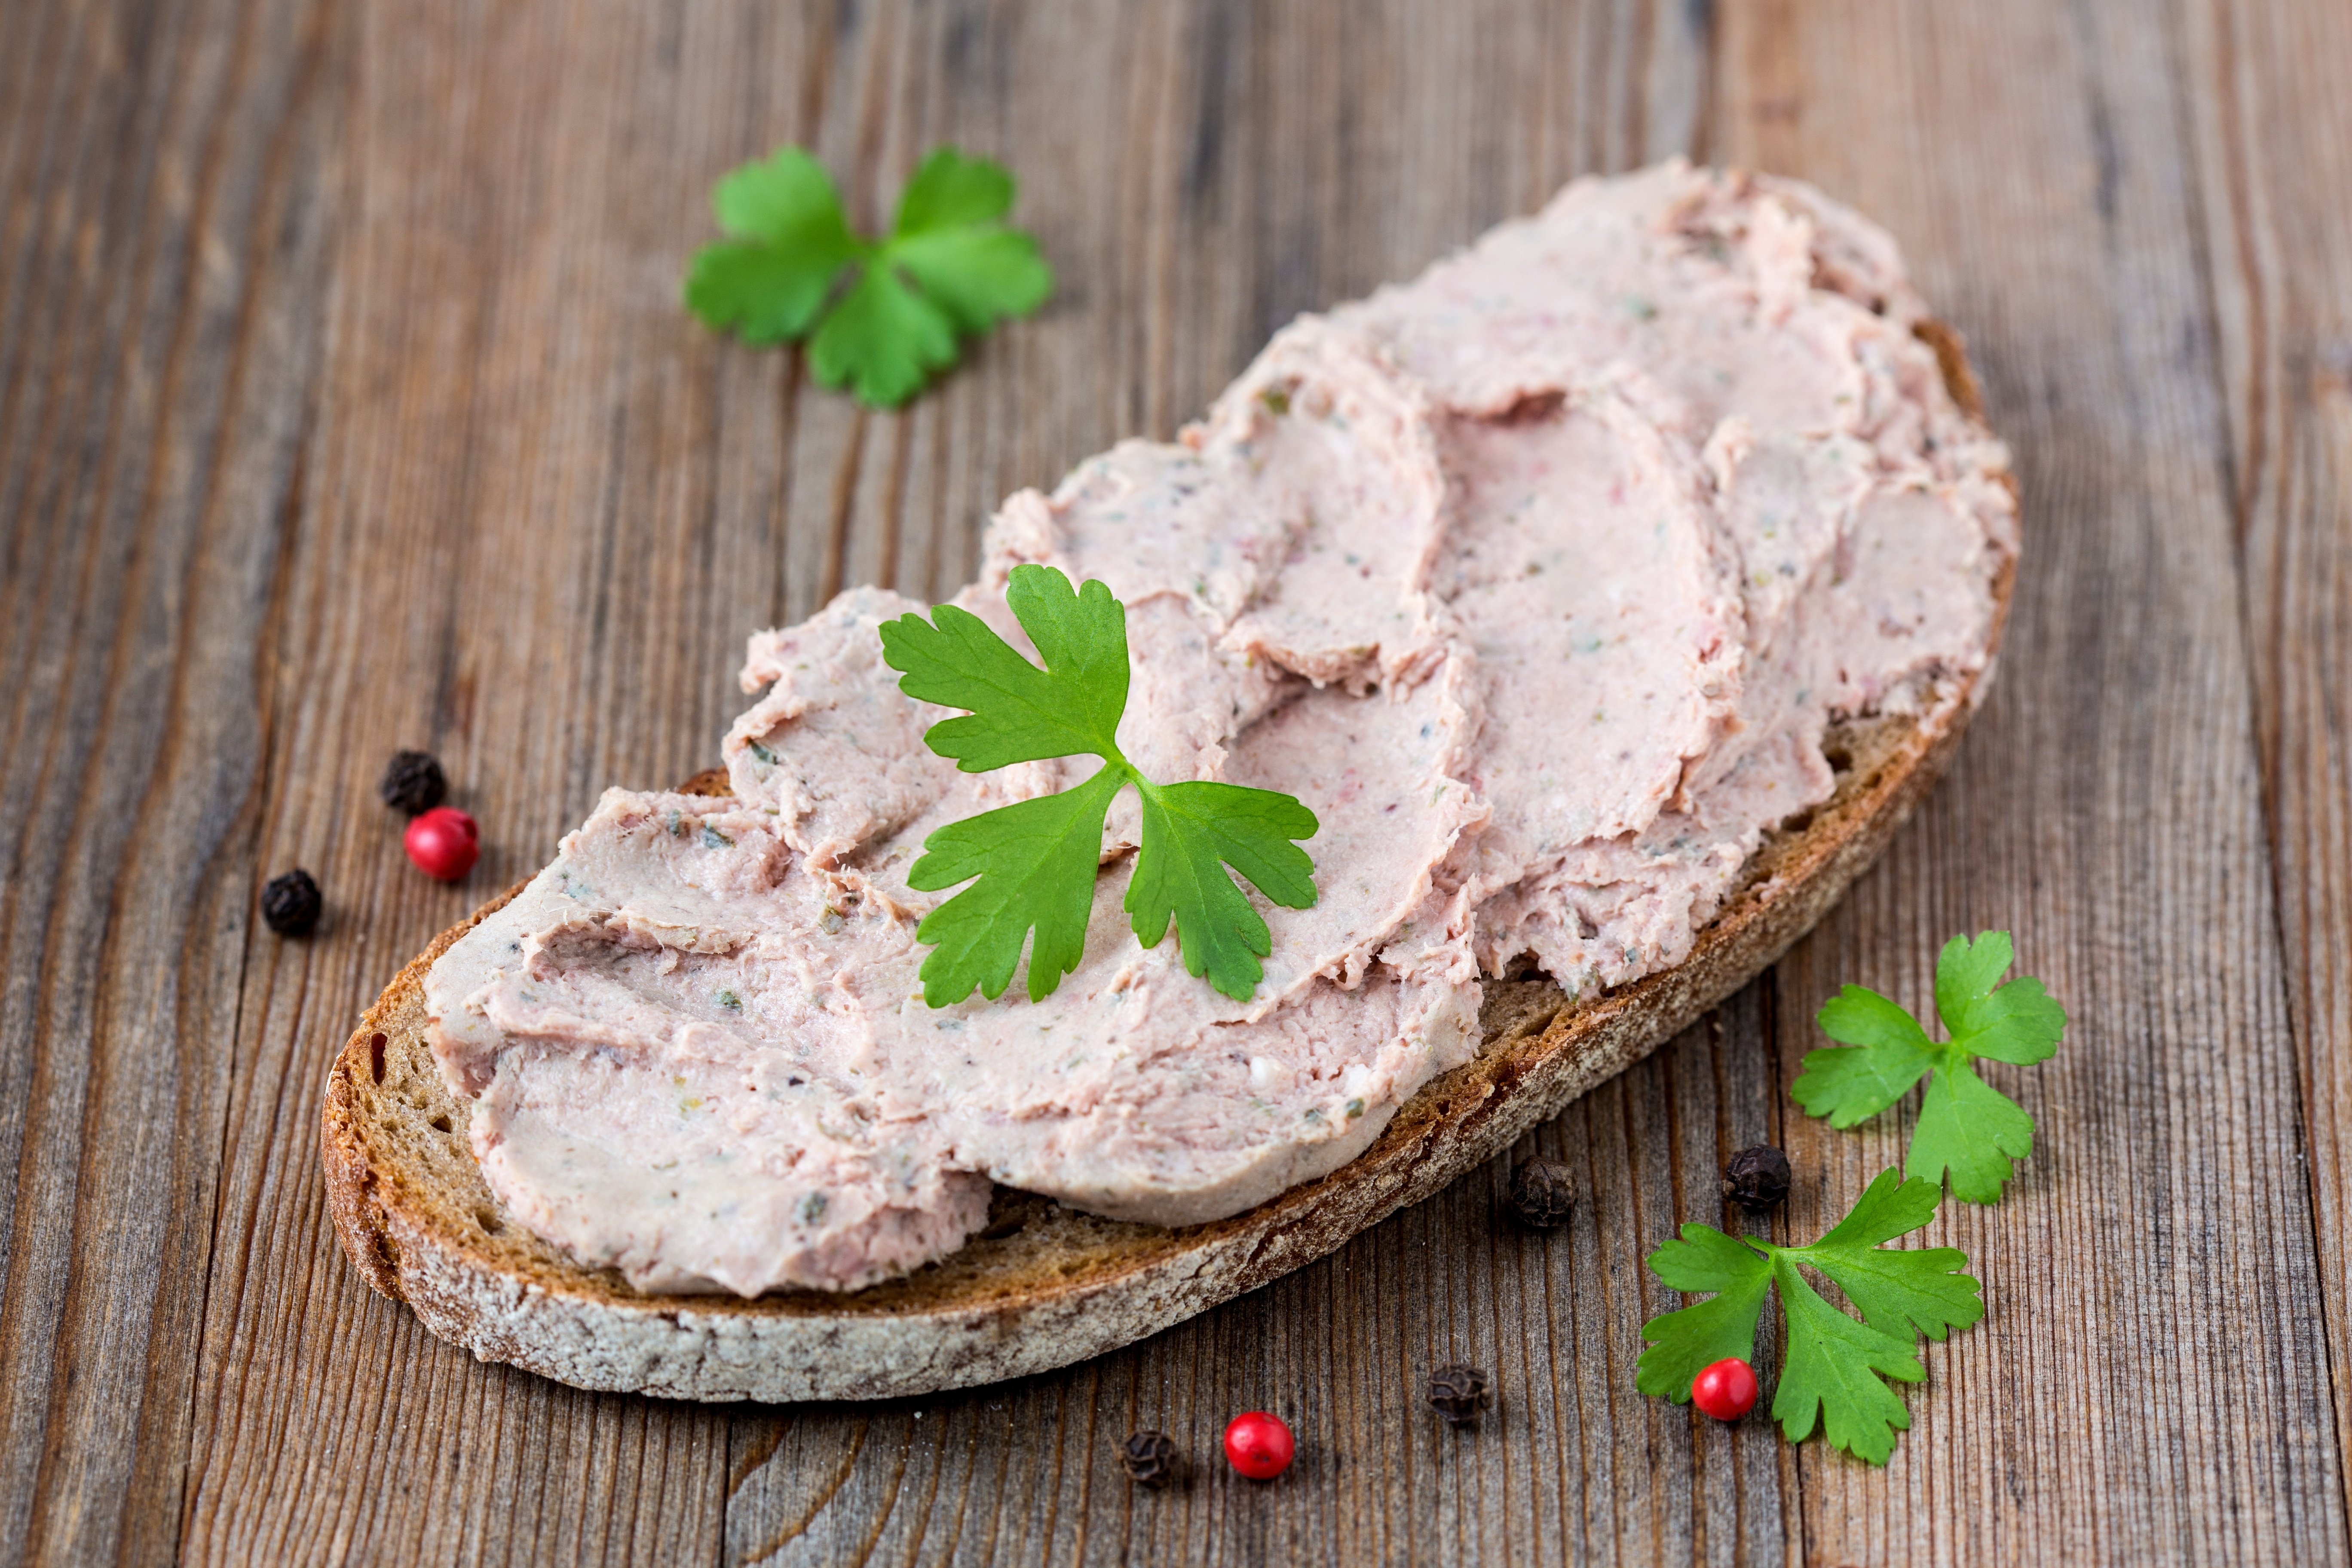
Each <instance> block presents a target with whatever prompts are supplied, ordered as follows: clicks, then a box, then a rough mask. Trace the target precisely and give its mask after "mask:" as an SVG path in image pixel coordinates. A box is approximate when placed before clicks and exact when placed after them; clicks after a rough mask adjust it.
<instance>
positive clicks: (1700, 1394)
mask: <svg viewBox="0 0 2352 1568" xmlns="http://www.w3.org/2000/svg"><path fill="white" fill-rule="evenodd" d="M1691 1403H1692V1404H1693V1405H1697V1406H1698V1407H1699V1409H1700V1410H1701V1411H1702V1412H1704V1413H1705V1414H1706V1415H1712V1416H1714V1417H1715V1418H1716V1419H1717V1421H1737V1420H1738V1419H1739V1418H1740V1417H1741V1416H1743V1415H1747V1414H1748V1412H1749V1411H1751V1410H1753V1409H1755V1408H1756V1369H1755V1368H1754V1367H1751V1366H1749V1365H1748V1363H1746V1362H1744V1361H1741V1360H1740V1359H1739V1358H1738V1356H1736V1355H1735V1356H1726V1357H1724V1358H1723V1359H1722V1360H1721V1361H1719V1362H1717V1363H1715V1364H1714V1365H1713V1366H1710V1367H1708V1368H1706V1370H1705V1371H1704V1372H1701V1373H1699V1374H1698V1375H1697V1376H1696V1377H1695V1378H1692V1379H1691Z"/></svg>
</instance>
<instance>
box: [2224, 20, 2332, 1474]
mask: <svg viewBox="0 0 2352 1568" xmlns="http://www.w3.org/2000/svg"><path fill="white" fill-rule="evenodd" d="M2183 35H2184V37H2183V48H2182V54H2183V56H2184V57H2185V58H2188V59H2189V60H2192V61H2194V62H2195V73H2194V75H2193V77H2192V80H2193V81H2194V83H2195V84H2196V86H2197V87H2198V88H2199V89H2200V90H2199V91H2198V92H2197V93H2196V94H2195V95H2194V97H2193V99H2192V100H2191V101H2192V103H2193V106H2194V108H2195V110H2196V115H2195V119H2194V121H2192V124H2191V130H2192V132H2193V133H2194V135H2195V138H2196V141H2195V151H2196V153H2197V156H2198V170H2199V174H2200V180H2201V182H2202V183H2203V184H2204V185H2205V186H2206V188H2208V189H2209V190H2210V191H2211V192H2212V193H2213V195H2212V196H2211V197H2210V199H2209V200H2208V201H2207V202H2206V203H2205V205H2204V210H2203V212H2202V214H2201V215H2200V216H2201V217H2202V219H2203V233H2202V235H2201V238H2202V240H2203V243H2204V248H2205V254H2206V258H2207V261H2206V265H2207V267H2208V268H2210V272H2211V276H2212V279H2213V282H2212V289H2213V294H2214V303H2215V329H2216V339H2217V342H2216V349H2215V352H2216V357H2217V358H2218V360H2219V362H2220V363H2219V365H2218V367H2217V376H2218V379H2219V383H2220V387H2221V393H2222V396H2223V405H2224V412H2225V414H2226V415H2227V418H2228V431H2229V445H2228V447H2227V451H2228V453H2229V457H2230V470H2229V478H2230V480H2231V495H2230V500H2231V517H2232V521H2233V522H2234V524H2235V526H2236V529H2237V533H2238V538H2239V542H2240V548H2241V551H2242V558H2243V563H2244V564H2243V583H2244V592H2245V609H2246V636H2247V647H2248V649H2249V652H2250V655H2251V662H2252V667H2253V677H2254V696H2255V721H2256V731H2255V735H2256V747H2257V752H2258V755H2259V757H2260V760H2261V763H2262V770H2263V785H2264V791H2265V799H2266V803H2267V805H2268V811H2267V814H2266V815H2267V825H2268V828H2269V837H2270V845H2271V851H2272V857H2273V873H2274V876H2275V878H2276V881H2277V887H2278V910H2279V925H2280V930H2281V933H2282V936H2283V938H2284V943H2283V949H2284V953H2285V955H2286V969H2287V1001H2288V1012H2289V1015H2290V1016H2291V1017H2292V1019H2293V1022H2294V1036H2295V1044H2296V1047H2297V1050H2298V1054H2299V1058H2300V1061H2301V1065H2302V1089H2303V1096H2302V1098H2303V1113H2304V1118H2305V1129H2306V1136H2307V1139H2308V1144H2307V1148H2308V1154H2309V1160H2310V1176H2311V1194H2312V1202H2313V1205H2314V1206H2315V1210H2316V1212H2317V1221H2318V1246H2319V1255H2320V1263H2321V1268H2320V1284H2321V1289H2323V1290H2324V1291H2325V1292H2326V1303H2327V1311H2326V1321H2327V1328H2328V1363H2329V1366H2330V1367H2331V1369H2333V1371H2334V1373H2335V1376H2334V1388H2333V1392H2334V1398H2335V1426H2336V1442H2337V1444H2338V1447H2339V1453H2340V1454H2342V1455H2344V1456H2345V1458H2339V1460H2338V1468H2339V1469H2340V1468H2343V1466H2344V1464H2345V1463H2346V1462H2347V1460H2352V1446H2347V1445H2352V1384H2347V1380H2346V1377H2345V1369H2347V1368H2352V1319H2347V1311H2352V1284H2347V1281H2352V1273H2347V1270H2352V1205H2347V1197H2352V955H2347V942H2346V936H2347V932H2352V693H2347V683H2346V676H2347V671H2352V222H2347V216H2346V214H2345V213H2344V211H2343V208H2342V205H2341V204H2340V203H2336V202H2329V201H2326V200H2318V199H2315V195H2316V194H2317V193H2319V192H2321V191H2326V190H2330V189H2342V188H2344V184H2345V182H2346V181H2347V180H2352V113H2347V106H2346V105H2345V103H2344V101H2343V95H2342V94H2341V93H2339V92H2337V91H2336V90H2334V89H2333V87H2332V86H2331V85H2330V82H2329V79H2328V76H2329V73H2328V72H2327V70H2326V62H2327V61H2329V60H2331V59H2343V58H2347V56H2346V53H2345V51H2346V50H2347V49H2352V16H2347V14H2346V13H2345V12H2344V11H2343V10H2342V9H2341V8H2340V7H2315V8H2312V9H2309V10H2304V9H2301V8H2296V7H2287V8H2282V9H2278V10H2270V9H2265V8H2260V7H2255V8H2248V9H2245V10H2243V11H2239V10H2235V9H2232V8H2230V7H2224V6H2217V5H2200V6H2194V7H2190V8H2189V13H2188V16H2186V17H2185V18H2184V23H2183Z"/></svg>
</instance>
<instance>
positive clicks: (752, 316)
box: [686, 147, 859, 343]
mask: <svg viewBox="0 0 2352 1568" xmlns="http://www.w3.org/2000/svg"><path fill="white" fill-rule="evenodd" d="M710 205H711V209H712V211H713V212H714V213H716V214H717V216H718V218H719V227H720V228H723V229H725V230H726V231H727V232H728V233H729V234H731V235H734V236H736V237H738V238H737V243H735V244H732V245H714V246H710V247H707V248H705V249H703V250H702V251H700V252H698V254H697V255H696V256H695V258H694V268H693V270H692V271H690V272H689V273H688V275H687V279H686V303H687V308H688V310H692V311H693V312H694V313H695V314H696V315H698V316H699V317H701V318H702V319H703V320H704V321H707V322H709V324H710V325H711V326H713V327H717V328H719V329H721V330H724V329H726V328H729V327H732V328H734V329H735V331H737V333H738V334H740V336H741V338H742V339H743V341H744V342H747V343H775V342H791V341H793V340H794V339H797V338H800V337H803V336H805V335H806V334H807V332H808V330H809V328H810V326H811V325H812V324H813V323H814V321H816V316H817V311H818V310H821V309H822V308H823V307H824V302H825V298H826V296H827V295H828V294H830V293H831V292H832V290H833V284H834V279H836V278H838V277H839V276H840V275H841V269H842V268H845V267H846V266H848V265H849V264H850V263H851V262H852V261H854V260H856V258H857V256H858V254H859V249H858V244H857V241H856V238H855V237H852V236H851V234H850V232H849V224H848V222H847V220H846V219H845V218H844V217H843V216H842V213H841V196H840V194H839V193H838V192H836V191H835V189H834V188H833V176H832V175H830V174H826V173H825V172H824V164H822V163H818V162H817V161H816V160H815V159H814V158H812V157H810V156H809V155H808V154H807V153H803V152H802V151H801V150H800V149H799V148H797V147H786V148H784V149H783V150H782V151H781V152H779V153H777V154H776V155H775V156H774V157H773V158H771V159H769V160H768V161H767V162H766V163H746V164H744V165H743V166H742V167H741V168H740V169H738V170H736V171H735V172H734V173H733V174H729V175H728V176H727V177H726V178H725V179H722V180H720V181H719V184H718V186H717V187H716V188H715V189H714V190H713V191H712V192H711V193H710Z"/></svg>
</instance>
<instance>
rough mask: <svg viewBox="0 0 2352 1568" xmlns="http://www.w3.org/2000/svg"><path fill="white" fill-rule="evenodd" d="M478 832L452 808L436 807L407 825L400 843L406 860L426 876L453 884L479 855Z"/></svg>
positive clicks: (471, 821) (470, 818)
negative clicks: (405, 848) (404, 849)
mask: <svg viewBox="0 0 2352 1568" xmlns="http://www.w3.org/2000/svg"><path fill="white" fill-rule="evenodd" d="M480 840H481V830H480V829H479V828H478V827H476V826H474V819H473V818H472V817H470V816H467V815H466V814H465V813H464V812H462V811H459V810H458V809H457V807H456V806H454V805H436V806H435V807H434V808H433V809H432V810H430V811H428V812H426V813H425V814H424V815H423V816H419V817H417V818H416V819H415V821H413V822H411V823H410V824H409V825H408V832H407V833H406V834H405V835H404V836H403V837H402V840H401V842H402V843H403V844H404V845H405V846H406V847H407V848H408V858H410V859H411V860H414V861H415V862H416V868H417V869H418V870H420V871H422V872H424V873H425V875H426V876H428V877H435V878H438V879H440V880H442V881H444V882H454V881H456V880H457V879H458V878H460V877H462V876H464V875H465V874H466V873H467V872H468V871H470V870H472V869H473V868H474V862H475V861H477V860H478V859H480V858H481V856H482V846H481V842H480Z"/></svg>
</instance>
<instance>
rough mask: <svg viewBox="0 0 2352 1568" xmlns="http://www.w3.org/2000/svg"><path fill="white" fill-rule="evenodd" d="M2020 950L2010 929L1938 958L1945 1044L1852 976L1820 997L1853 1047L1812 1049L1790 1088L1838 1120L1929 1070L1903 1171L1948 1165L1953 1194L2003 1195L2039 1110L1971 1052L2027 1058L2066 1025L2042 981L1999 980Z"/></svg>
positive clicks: (1892, 1097)
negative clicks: (1997, 1084)
mask: <svg viewBox="0 0 2352 1568" xmlns="http://www.w3.org/2000/svg"><path fill="white" fill-rule="evenodd" d="M2015 956H2016V954H2015V952H2014V950H2013V949H2012V948H2011V943H2010V940H2009V933H2008V932H2007V931H1986V932H1985V933H1984V934H1982V935H1981V936H1979V937H1978V938H1977V940H1976V941H1975V942H1970V941H1969V939H1968V938H1967V937H1966V936H1964V935H1963V936H1956V937H1954V938H1953V939H1952V940H1951V941H1950V942H1946V943H1945V944H1944V951H1943V952H1942V953H1941V954H1940V955H1939V956H1938V957H1937V960H1936V1011H1937V1015H1938V1016H1941V1017H1942V1019H1943V1021H1944V1027H1945V1028H1946V1029H1947V1030H1948V1031H1949V1032H1950V1035H1951V1038H1950V1039H1949V1040H1947V1041H1944V1042H1942V1043H1941V1044H1938V1043H1937V1042H1936V1041H1934V1040H1930V1039H1929V1038H1928V1037H1927V1031H1926V1030H1924V1029H1922V1028H1921V1027H1920V1026H1919V1023H1918V1020H1916V1018H1914V1017H1912V1016H1911V1015H1910V1014H1909V1013H1907V1012H1906V1011H1904V1009H1902V1008H1901V1007H1899V1006H1897V1005H1895V1004H1894V1003H1893V1002H1890V1001H1888V1000H1887V999H1886V998H1885V997H1884V996H1881V995H1880V994H1878V993H1877V992H1875V991H1870V990H1865V989H1864V988H1863V987H1862V986H1859V985H1849V986H1847V987H1846V988H1845V989H1844V990H1843V991H1841V992H1840V993H1839V994H1837V995H1835V996H1832V997H1831V998H1830V1000H1829V1001H1828V1003H1827V1004H1826V1005H1823V1006H1822V1012H1821V1025H1822V1033H1824V1034H1826V1035H1828V1036H1829V1037H1830V1038H1831V1039H1832V1040H1842V1041H1843V1042H1845V1044H1846V1045H1847V1046H1848V1047H1852V1048H1850V1049H1844V1050H1819V1051H1813V1052H1811V1053H1810V1054H1808V1055H1807V1056H1806V1058H1805V1064H1804V1066H1805V1070H1804V1073H1803V1075H1802V1076H1801V1077H1800V1078H1799V1079H1797V1081H1796V1082H1795V1083H1794V1084H1792V1085H1790V1090H1789V1092H1790V1094H1791V1095H1792V1096H1794V1097H1795V1099H1796V1101H1797V1103H1798V1104H1800V1105H1801V1106H1803V1107H1804V1108H1805V1110H1807V1111H1809V1112H1810V1113H1811V1114H1812V1115H1815V1116H1826V1117H1828V1118H1829V1119H1830V1125H1831V1126H1832V1127H1852V1126H1853V1124H1854V1123H1856V1122H1858V1121H1863V1120H1864V1119H1865V1118H1868V1117H1872V1116H1875V1115H1876V1114H1878V1113H1879V1112H1880V1111H1882V1110H1885V1109H1886V1108H1887V1107H1888V1106H1890V1105H1892V1104H1894V1103H1895V1101H1896V1100H1900V1099H1902V1098H1903V1096H1904V1095H1905V1094H1906V1093H1907V1092H1909V1090H1910V1089H1911V1086H1912V1085H1914V1084H1916V1083H1917V1082H1918V1081H1919V1079H1921V1078H1922V1077H1926V1078H1927V1079H1928V1083H1927V1097H1926V1099H1925V1100H1922V1101H1921V1103H1920V1106H1919V1121H1918V1125H1917V1126H1916V1127H1915V1128H1913V1129H1912V1132H1911V1152H1910V1154H1909V1156H1908V1158H1906V1160H1905V1162H1904V1169H1905V1171H1906V1172H1907V1173H1909V1174H1911V1175H1913V1176H1916V1177H1920V1178H1923V1179H1925V1180H1927V1181H1931V1182H1934V1183H1936V1184H1938V1185H1941V1184H1942V1182H1943V1179H1944V1173H1945V1172H1946V1171H1949V1172H1950V1173H1951V1178H1952V1194H1953V1195H1954V1196H1956V1197H1960V1198H1965V1199H1967V1200H1968V1201H1969V1203H1972V1204H1990V1203H1993V1202H1996V1201H1998V1200H1999V1199H2000V1189H2001V1184H2003V1183H2004V1182H2007V1181H2008V1180H2009V1178H2010V1176H2011V1173H2012V1172H2013V1170H2014V1166H2012V1165H2011V1161H2012V1160H2022V1159H2024V1158H2025V1157H2026V1156H2027V1155H2029V1154H2031V1153H2032V1152H2033V1118H2032V1116H2030V1115H2028V1114H2027V1112H2026V1110H2025V1108H2024V1107H2023V1106H2021V1105H2019V1104H2018V1103H2017V1102H2016V1101H2015V1100H2011V1099H2010V1098H2009V1097H2008V1096H2007V1095H2005V1094H2003V1093H2001V1092H2000V1090H1999V1089H1994V1088H1993V1087H1992V1086H1991V1085H1990V1084H1989V1083H1987V1082H1985V1081H1984V1079H1981V1078H1979V1077H1978V1076H1977V1074H1976V1070H1975V1069H1974V1068H1972V1067H1970V1066H1969V1063H1970V1062H1971V1061H1973V1060H1974V1059H1975V1058H1978V1057H1989V1058H1991V1059H1992V1060H1994V1061H2000V1062H2014V1063H2017V1064H2019V1065H2027V1064H2031V1063H2033V1062H2039V1061H2043V1060H2046V1059H2048V1058H2049V1057H2050V1055H2051V1053H2052V1052H2053V1051H2055V1050H2056V1049H2057V1048H2058V1042H2059V1040H2060V1038H2061V1037H2063V1035H2064V1033H2065V1030H2066V1010H2065V1009H2064V1008H2063V1007H2061V1006H2060V1005H2058V1003H2057V1002H2056V1000H2055V999H2053V997H2052V996H2051V995H2050V994H2049V993H2048V992H2046V991H2044V990H2043V989H2042V982H2040V981H2039V980H2035V979H2032V977H2030V976H2028V977H2024V978H2021V979H2017V980H2012V981H2011V982H2010V983H2009V984H2006V985H1999V984H1997V982H1999V981H2000V977H2001V976H2002V975H2003V974H2005V973H2008V972H2009V966H2010V964H2011V962H2012V961H2013V959H2014V958H2015Z"/></svg>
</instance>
